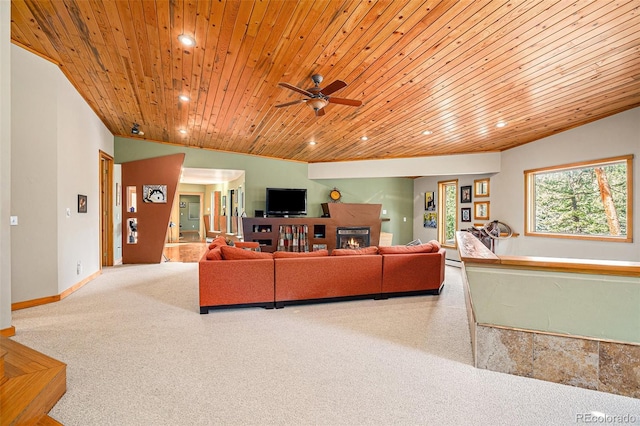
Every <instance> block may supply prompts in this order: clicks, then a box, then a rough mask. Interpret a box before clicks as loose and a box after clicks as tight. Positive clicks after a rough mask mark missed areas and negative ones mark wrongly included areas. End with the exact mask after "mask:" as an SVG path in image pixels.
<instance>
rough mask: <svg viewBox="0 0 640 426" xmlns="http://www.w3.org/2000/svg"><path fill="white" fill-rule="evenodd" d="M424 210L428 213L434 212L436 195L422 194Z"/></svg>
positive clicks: (431, 193)
mask: <svg viewBox="0 0 640 426" xmlns="http://www.w3.org/2000/svg"><path fill="white" fill-rule="evenodd" d="M424 209H425V210H426V211H429V212H434V211H436V193H435V192H433V191H432V192H426V193H425V194H424Z"/></svg>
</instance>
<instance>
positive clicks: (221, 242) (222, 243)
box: [209, 237, 227, 249]
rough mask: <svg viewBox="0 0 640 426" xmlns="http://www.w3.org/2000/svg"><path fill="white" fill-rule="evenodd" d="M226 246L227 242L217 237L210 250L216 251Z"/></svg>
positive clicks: (210, 245)
mask: <svg viewBox="0 0 640 426" xmlns="http://www.w3.org/2000/svg"><path fill="white" fill-rule="evenodd" d="M226 245H227V240H225V239H224V237H216V238H214V239H213V241H211V243H210V244H209V249H214V248H216V247H220V246H226Z"/></svg>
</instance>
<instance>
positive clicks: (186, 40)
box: [178, 34, 196, 47]
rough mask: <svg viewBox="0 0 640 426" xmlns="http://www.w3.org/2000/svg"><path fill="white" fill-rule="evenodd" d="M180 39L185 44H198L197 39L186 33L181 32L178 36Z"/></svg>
mask: <svg viewBox="0 0 640 426" xmlns="http://www.w3.org/2000/svg"><path fill="white" fill-rule="evenodd" d="M178 40H180V43H182V44H184V45H185V46H189V47H191V46H195V45H196V41H195V39H194V38H193V37H191V36H188V35H186V34H180V35H179V36H178Z"/></svg>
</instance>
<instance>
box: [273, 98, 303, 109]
mask: <svg viewBox="0 0 640 426" xmlns="http://www.w3.org/2000/svg"><path fill="white" fill-rule="evenodd" d="M303 102H307V100H306V99H298V100H297V101H291V102H287V103H284V104H280V105H276V108H282V107H288V106H291V105H295V104H301V103H303Z"/></svg>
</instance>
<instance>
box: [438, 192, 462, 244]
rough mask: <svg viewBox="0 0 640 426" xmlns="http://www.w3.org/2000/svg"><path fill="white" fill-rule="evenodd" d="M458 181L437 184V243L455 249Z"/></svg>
mask: <svg viewBox="0 0 640 426" xmlns="http://www.w3.org/2000/svg"><path fill="white" fill-rule="evenodd" d="M457 194H458V181H457V180H450V181H444V182H438V199H439V200H440V205H439V206H438V241H440V244H442V245H443V246H446V247H456V230H457V224H458V196H457Z"/></svg>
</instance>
